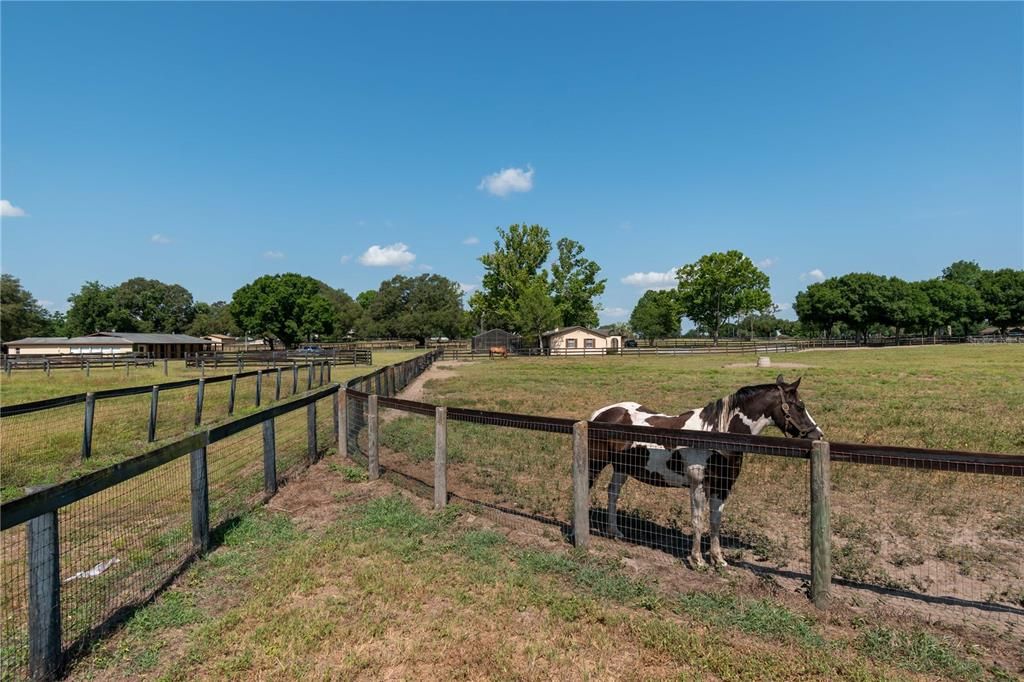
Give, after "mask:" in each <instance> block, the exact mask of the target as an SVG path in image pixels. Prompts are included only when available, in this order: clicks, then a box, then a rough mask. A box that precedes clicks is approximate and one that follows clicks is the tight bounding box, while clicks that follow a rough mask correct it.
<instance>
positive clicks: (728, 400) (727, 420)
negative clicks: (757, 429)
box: [700, 386, 775, 431]
mask: <svg viewBox="0 0 1024 682" xmlns="http://www.w3.org/2000/svg"><path fill="white" fill-rule="evenodd" d="M771 388H773V387H771V386H745V387H743V388H741V389H740V390H738V391H736V392H735V393H733V394H732V395H728V396H726V397H724V398H719V399H718V400H712V401H711V402H710V403H708V404H707V405H705V406H704V409H703V410H701V413H700V416H701V419H703V420H704V423H706V424H712V425H713V427H712V428H713V430H715V431H729V430H730V426H731V425H732V424H731V421H732V418H731V415H733V414H736V413H738V414H742V415H743V416H744V417H746V419H747V420H748V421H750V422H757V421H759V420H761V419H762V418H764V417H765V416H766V415H769V414H771V410H772V404H773V401H774V398H775V396H774V393H773V392H772V391H771V390H770V389H771Z"/></svg>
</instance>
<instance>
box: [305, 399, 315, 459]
mask: <svg viewBox="0 0 1024 682" xmlns="http://www.w3.org/2000/svg"><path fill="white" fill-rule="evenodd" d="M316 450H317V448H316V401H315V400H314V401H313V402H311V403H310V404H309V405H307V406H306V457H307V459H308V461H309V464H310V465H312V464H315V463H316Z"/></svg>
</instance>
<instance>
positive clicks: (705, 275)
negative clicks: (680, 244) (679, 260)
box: [676, 250, 772, 345]
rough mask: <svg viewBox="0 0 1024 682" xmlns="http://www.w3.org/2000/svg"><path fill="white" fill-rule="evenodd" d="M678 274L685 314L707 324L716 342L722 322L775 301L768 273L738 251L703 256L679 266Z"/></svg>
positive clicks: (765, 306) (680, 298) (682, 307)
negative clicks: (769, 289) (694, 261)
mask: <svg viewBox="0 0 1024 682" xmlns="http://www.w3.org/2000/svg"><path fill="white" fill-rule="evenodd" d="M676 278H677V279H678V280H679V286H678V288H677V296H678V301H679V305H680V307H681V309H682V311H683V314H684V315H686V317H688V318H689V319H690V320H692V321H693V322H694V323H696V324H701V325H703V326H705V327H707V329H708V330H709V331H710V333H711V336H712V338H713V339H714V342H715V344H716V345H717V344H718V335H719V332H720V330H721V328H722V323H723V322H725V321H726V320H728V319H729V318H731V317H735V316H736V315H739V314H740V313H745V312H751V311H754V310H765V309H767V308H768V307H769V306H771V304H772V299H771V294H769V293H768V284H769V280H768V275H766V274H764V273H763V272H761V271H760V270H758V268H757V266H756V265H754V263H753V261H751V260H750V259H749V258H747V257H746V256H744V255H743V254H742V253H740V252H739V251H735V250H732V251H726V252H725V253H710V254H708V255H706V256H702V257H701V258H700V260H698V261H697V262H696V263H690V264H689V265H684V266H683V267H681V268H679V270H678V271H677V272H676Z"/></svg>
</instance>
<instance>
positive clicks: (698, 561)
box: [690, 556, 708, 571]
mask: <svg viewBox="0 0 1024 682" xmlns="http://www.w3.org/2000/svg"><path fill="white" fill-rule="evenodd" d="M690 568H692V569H693V570H695V571H706V570H708V565H707V563H705V561H704V559H703V557H701V558H698V557H693V556H691V557H690Z"/></svg>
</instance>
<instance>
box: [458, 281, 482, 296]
mask: <svg viewBox="0 0 1024 682" xmlns="http://www.w3.org/2000/svg"><path fill="white" fill-rule="evenodd" d="M459 288H460V289H462V293H464V294H471V293H473V292H474V291H476V290H477V289H478V288H479V287H478V286H477V285H475V284H466V283H465V282H459Z"/></svg>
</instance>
